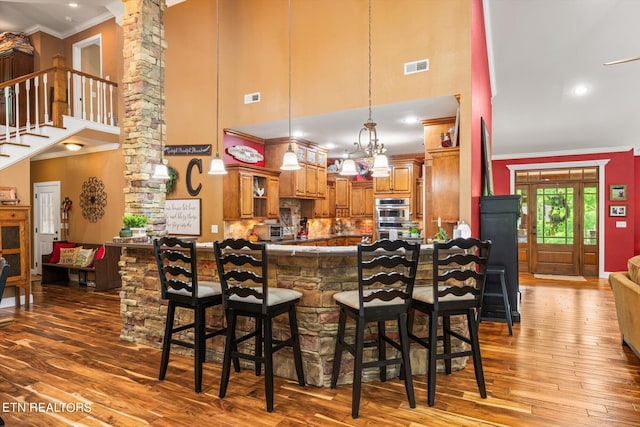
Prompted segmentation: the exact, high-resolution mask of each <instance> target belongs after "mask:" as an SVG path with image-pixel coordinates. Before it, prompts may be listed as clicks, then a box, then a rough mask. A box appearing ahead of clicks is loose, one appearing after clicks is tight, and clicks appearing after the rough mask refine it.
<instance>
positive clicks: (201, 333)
mask: <svg viewBox="0 0 640 427" xmlns="http://www.w3.org/2000/svg"><path fill="white" fill-rule="evenodd" d="M153 248H154V253H155V257H156V263H157V265H158V275H159V276H160V285H161V288H162V298H163V299H166V300H168V303H169V305H168V308H167V320H166V323H165V328H164V340H163V342H162V360H161V362H160V375H159V379H160V381H162V380H164V378H165V375H166V373H167V367H168V365H169V353H170V350H171V344H177V345H180V346H183V347H188V348H192V349H194V372H195V390H196V393H200V391H201V390H202V365H203V363H204V360H205V355H206V340H208V339H209V338H212V337H214V336H216V335H221V334H224V333H225V331H226V329H224V328H221V329H213V328H207V326H206V309H207V308H208V307H212V306H215V305H218V304H221V303H222V291H221V288H220V284H219V283H215V282H211V281H199V280H198V268H197V266H198V264H197V259H196V246H195V241H194V240H190V241H187V240H181V239H177V238H174V237H162V238H160V239H154V240H153ZM176 307H182V308H185V309H189V310H193V319H194V320H193V322H191V323H188V324H184V325H178V326H174V318H175V312H176ZM191 328H193V330H194V332H193V334H194V340H193V342H189V341H184V340H183V339H180V338H174V337H173V335H174V334H177V333H179V332H182V331H184V330H186V329H191Z"/></svg>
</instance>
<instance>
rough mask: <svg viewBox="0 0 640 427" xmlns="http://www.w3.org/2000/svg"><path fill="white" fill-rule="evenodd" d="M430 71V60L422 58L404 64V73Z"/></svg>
mask: <svg viewBox="0 0 640 427" xmlns="http://www.w3.org/2000/svg"><path fill="white" fill-rule="evenodd" d="M423 71H429V60H428V59H421V60H419V61H413V62H407V63H405V64H404V74H405V75H406V74H414V73H421V72H423Z"/></svg>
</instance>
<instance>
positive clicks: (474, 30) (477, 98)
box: [471, 0, 498, 236]
mask: <svg viewBox="0 0 640 427" xmlns="http://www.w3.org/2000/svg"><path fill="white" fill-rule="evenodd" d="M481 117H483V118H484V120H485V122H486V123H487V127H488V128H489V132H490V133H491V122H492V119H491V81H490V76H489V60H488V57H487V36H486V33H485V28H484V11H483V8H482V0H473V4H472V9H471V146H472V150H471V217H472V221H471V224H472V226H471V227H472V230H471V231H472V233H473V235H474V236H479V235H480V196H481V195H482V155H481V153H482V143H481V133H480V118H481ZM496 194H498V193H496Z"/></svg>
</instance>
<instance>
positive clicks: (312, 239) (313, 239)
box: [271, 233, 373, 245]
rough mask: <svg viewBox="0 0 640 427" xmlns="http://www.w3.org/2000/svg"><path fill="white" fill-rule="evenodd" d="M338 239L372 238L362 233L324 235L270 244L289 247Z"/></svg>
mask: <svg viewBox="0 0 640 427" xmlns="http://www.w3.org/2000/svg"><path fill="white" fill-rule="evenodd" d="M339 237H358V238H362V237H369V238H372V237H373V236H372V235H371V234H363V233H341V234H327V235H324V236H314V237H307V238H306V239H284V240H277V241H273V242H271V244H276V245H291V244H299V245H304V243H305V242H308V243H314V242H321V241H323V240H329V239H334V238H339Z"/></svg>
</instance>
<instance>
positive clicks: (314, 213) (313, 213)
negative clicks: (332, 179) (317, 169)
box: [301, 183, 336, 218]
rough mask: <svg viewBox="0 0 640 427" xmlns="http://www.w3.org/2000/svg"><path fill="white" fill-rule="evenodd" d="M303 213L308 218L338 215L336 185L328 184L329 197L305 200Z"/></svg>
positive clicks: (302, 205)
mask: <svg viewBox="0 0 640 427" xmlns="http://www.w3.org/2000/svg"><path fill="white" fill-rule="evenodd" d="M301 214H302V216H306V217H307V218H334V217H335V216H336V187H335V185H334V183H330V184H328V185H327V197H325V198H324V199H313V200H303V201H302V204H301Z"/></svg>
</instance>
